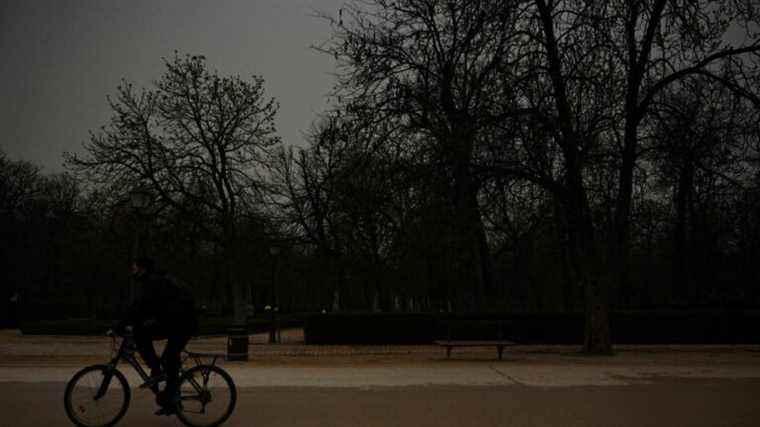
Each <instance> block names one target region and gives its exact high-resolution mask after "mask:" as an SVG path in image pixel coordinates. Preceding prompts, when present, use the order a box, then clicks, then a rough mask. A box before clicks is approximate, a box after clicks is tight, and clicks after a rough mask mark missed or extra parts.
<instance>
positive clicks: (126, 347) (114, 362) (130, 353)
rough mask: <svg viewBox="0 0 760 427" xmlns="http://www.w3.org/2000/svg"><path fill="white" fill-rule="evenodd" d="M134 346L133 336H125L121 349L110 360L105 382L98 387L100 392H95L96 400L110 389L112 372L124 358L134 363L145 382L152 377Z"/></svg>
mask: <svg viewBox="0 0 760 427" xmlns="http://www.w3.org/2000/svg"><path fill="white" fill-rule="evenodd" d="M114 339H116V338H114ZM133 348H134V340H133V339H132V337H131V336H125V337H123V339H122V340H121V344H120V345H119V351H118V352H116V356H114V358H113V359H111V361H110V362H108V371H107V373H106V375H105V377H104V378H103V382H102V383H101V384H100V388H98V392H97V393H96V394H95V400H98V399H100V398H101V397H103V396H104V395H105V393H106V390H108V386H109V385H110V384H111V379H112V378H113V373H112V372H113V371H114V370H116V367H117V366H118V365H119V361H120V360H122V359H123V360H124V361H126V362H127V363H129V364H130V365H132V368H133V369H134V370H135V371H136V372H137V374H138V375H139V376H140V378H142V380H143V382H147V381H148V380H149V379H150V376H149V375H148V373H147V372H145V369H143V367H142V366H141V365H140V362H138V361H137V358H136V357H135V350H134V349H133Z"/></svg>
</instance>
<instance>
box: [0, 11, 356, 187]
mask: <svg viewBox="0 0 760 427" xmlns="http://www.w3.org/2000/svg"><path fill="white" fill-rule="evenodd" d="M344 2H345V0H223V1H222V0H213V1H212V0H208V1H200V0H186V1H180V0H129V1H127V0H124V1H116V0H47V1H42V0H0V52H2V59H1V60H0V99H2V103H0V131H1V132H2V133H0V148H2V150H3V151H5V152H6V153H7V154H8V155H9V156H10V157H11V158H12V159H25V160H30V161H32V162H34V163H37V164H39V165H41V166H43V168H44V171H45V172H57V171H61V170H63V168H62V157H61V154H62V152H64V151H75V152H81V151H82V150H81V144H82V142H83V141H85V140H86V139H87V138H88V131H89V130H96V129H97V128H98V127H100V126H101V125H103V124H106V123H107V121H108V119H109V117H110V111H109V109H108V105H107V102H106V95H108V94H114V93H115V89H116V86H117V85H118V84H119V81H120V80H121V78H126V79H127V80H129V81H131V82H134V83H135V85H136V86H140V87H142V86H148V85H150V84H151V82H152V81H154V80H156V79H157V78H158V77H159V76H160V75H161V74H162V73H163V70H164V68H163V67H164V65H163V62H162V58H164V57H166V58H171V57H172V56H173V55H174V51H175V50H178V51H179V52H180V53H189V54H202V55H205V56H206V60H207V65H208V67H209V68H210V69H212V70H213V69H216V70H218V71H219V72H220V74H239V75H240V76H241V77H244V78H246V77H250V76H251V75H252V74H257V75H261V76H262V77H263V78H264V80H265V81H266V89H267V93H266V94H267V95H268V96H273V97H275V98H277V100H278V101H279V102H280V113H279V115H278V118H277V124H278V133H279V135H280V136H281V137H282V138H283V141H284V142H285V143H287V144H298V145H302V144H303V143H304V142H303V138H302V132H303V131H304V130H306V129H308V127H309V124H310V123H311V121H312V120H314V119H315V117H316V115H317V114H318V113H319V112H321V111H322V110H323V109H324V108H325V107H326V105H327V104H326V96H325V95H326V94H327V92H329V91H330V89H331V88H332V86H333V83H334V77H333V76H332V75H331V73H332V72H334V70H335V64H334V62H333V60H332V58H330V57H328V56H327V55H324V54H321V53H318V52H315V51H313V50H312V49H310V47H309V46H310V45H311V44H318V43H319V42H321V41H324V40H326V39H327V38H328V37H329V34H330V27H329V25H328V24H327V22H325V21H324V20H322V19H318V18H314V17H313V16H311V15H312V14H313V11H314V10H323V11H325V12H328V13H330V14H337V10H338V9H339V8H340V6H341V5H342V4H343V3H344Z"/></svg>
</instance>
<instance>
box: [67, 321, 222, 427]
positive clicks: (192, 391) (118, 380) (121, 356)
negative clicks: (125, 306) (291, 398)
mask: <svg viewBox="0 0 760 427" xmlns="http://www.w3.org/2000/svg"><path fill="white" fill-rule="evenodd" d="M106 335H107V336H109V337H110V338H111V339H112V347H111V348H112V358H111V361H110V362H108V363H107V364H100V365H92V366H87V367H85V368H83V369H81V370H80V371H78V372H77V373H75V374H74V376H73V377H72V378H71V380H69V382H68V384H67V385H66V391H65V393H64V398H63V400H64V407H65V408H66V414H67V415H68V417H69V419H70V420H71V421H72V422H73V423H74V424H76V425H77V426H79V427H109V426H113V425H115V424H116V423H117V422H119V420H121V418H122V417H124V415H125V414H126V413H127V409H128V408H129V402H130V398H131V390H130V387H129V383H128V382H127V379H126V377H125V376H124V374H123V373H122V372H121V371H119V369H118V368H117V366H118V364H119V362H120V361H126V362H127V363H128V364H130V365H132V368H134V370H135V371H136V372H137V374H138V375H139V376H140V378H142V380H143V384H142V385H140V388H147V389H149V390H151V391H153V393H157V391H158V389H159V384H160V383H161V382H165V381H166V376H165V375H163V376H159V377H153V378H151V377H150V376H149V375H148V374H147V373H146V372H145V370H144V369H143V367H142V366H141V365H140V363H139V362H138V361H137V358H136V356H135V351H136V350H137V346H136V345H135V342H134V338H133V337H132V334H131V333H129V332H127V333H124V334H122V335H121V337H122V340H121V344H120V345H119V348H118V351H117V350H116V346H117V344H116V341H117V334H115V333H112V332H110V331H109V332H108V333H107V334H106ZM182 354H183V355H182V368H181V369H180V380H179V387H178V396H176V402H177V403H176V407H175V408H174V414H175V415H177V418H179V419H180V421H182V423H183V424H185V425H187V426H189V427H214V426H219V425H221V424H222V423H224V422H225V421H227V419H228V418H229V417H230V415H232V411H233V410H234V409H235V404H236V402H237V389H236V388H235V383H234V381H233V380H232V377H230V375H229V374H228V373H227V372H226V371H225V370H224V369H222V368H221V367H219V366H217V365H216V361H217V359H218V358H220V357H223V355H221V354H213V353H195V352H190V351H183V352H182ZM203 358H210V359H211V363H207V364H204V363H203ZM188 359H192V360H193V362H195V366H192V367H191V368H189V369H185V368H184V365H185V363H186V362H187V360H188ZM114 380H115V381H114ZM217 408H219V409H220V410H221V412H220V415H215V416H214V415H211V413H212V411H213V410H214V409H217ZM204 417H205V418H207V420H206V421H205V422H204V421H203V418H204ZM93 418H94V419H93Z"/></svg>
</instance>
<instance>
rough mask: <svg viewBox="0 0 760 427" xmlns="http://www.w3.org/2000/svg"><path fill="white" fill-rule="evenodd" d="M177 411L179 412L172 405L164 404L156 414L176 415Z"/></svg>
mask: <svg viewBox="0 0 760 427" xmlns="http://www.w3.org/2000/svg"><path fill="white" fill-rule="evenodd" d="M176 413H177V410H176V409H174V408H173V407H171V406H162V407H161V408H159V410H158V411H156V412H155V414H156V415H166V416H169V415H174V414H176Z"/></svg>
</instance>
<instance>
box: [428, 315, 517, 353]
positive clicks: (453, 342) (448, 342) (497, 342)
mask: <svg viewBox="0 0 760 427" xmlns="http://www.w3.org/2000/svg"><path fill="white" fill-rule="evenodd" d="M468 321H469V322H473V321H474V322H476V323H480V324H481V325H482V324H483V323H495V324H496V325H497V331H496V333H495V334H494V335H495V338H496V339H481V338H477V339H468V338H455V336H457V335H459V334H455V333H453V332H452V330H455V329H462V327H463V326H466V324H467V322H468ZM444 322H445V324H446V331H447V332H446V339H439V340H435V341H434V343H435V344H437V345H439V346H441V347H445V348H446V357H447V358H451V350H452V349H453V348H455V347H496V351H497V353H498V355H499V360H502V355H503V354H504V347H507V346H511V345H515V343H514V342H512V341H509V340H506V339H503V336H504V333H503V330H504V328H503V323H502V321H499V320H495V321H490V322H489V321H484V320H481V319H447V320H445V321H444Z"/></svg>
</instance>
